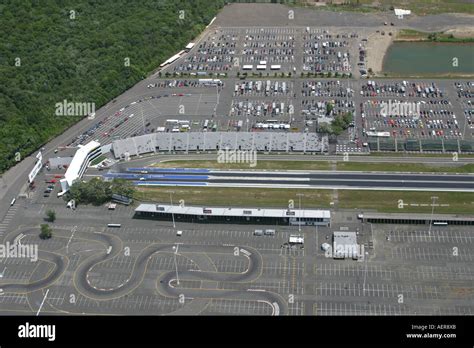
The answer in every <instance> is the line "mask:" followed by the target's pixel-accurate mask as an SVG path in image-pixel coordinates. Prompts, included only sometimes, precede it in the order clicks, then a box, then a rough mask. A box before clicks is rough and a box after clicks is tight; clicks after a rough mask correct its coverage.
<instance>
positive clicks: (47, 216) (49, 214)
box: [46, 209, 56, 222]
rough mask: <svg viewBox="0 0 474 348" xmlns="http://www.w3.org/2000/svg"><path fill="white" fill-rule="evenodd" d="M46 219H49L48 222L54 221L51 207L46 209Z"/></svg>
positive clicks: (54, 216)
mask: <svg viewBox="0 0 474 348" xmlns="http://www.w3.org/2000/svg"><path fill="white" fill-rule="evenodd" d="M46 219H47V220H48V221H49V222H54V221H56V212H55V211H54V210H52V209H48V210H47V211H46Z"/></svg>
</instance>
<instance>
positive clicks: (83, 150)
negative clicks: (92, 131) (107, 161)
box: [58, 140, 102, 196]
mask: <svg viewBox="0 0 474 348" xmlns="http://www.w3.org/2000/svg"><path fill="white" fill-rule="evenodd" d="M101 154H102V150H101V147H100V143H99V142H97V141H94V140H93V141H91V142H89V143H87V144H85V145H79V149H78V150H77V151H76V153H75V154H74V157H73V158H72V161H71V164H70V165H69V167H68V168H67V170H66V173H65V174H64V179H61V180H60V183H61V190H62V192H60V193H58V196H62V195H63V194H64V193H66V192H67V191H68V190H69V188H70V187H71V186H72V184H73V183H74V182H75V181H76V180H77V179H80V178H82V175H83V174H84V172H85V171H86V169H87V167H88V166H89V164H90V163H91V161H92V160H94V159H95V158H97V157H99V156H100V155H101Z"/></svg>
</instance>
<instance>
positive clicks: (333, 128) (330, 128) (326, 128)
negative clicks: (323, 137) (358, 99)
mask: <svg viewBox="0 0 474 348" xmlns="http://www.w3.org/2000/svg"><path fill="white" fill-rule="evenodd" d="M352 121H353V116H352V113H350V112H348V113H345V114H343V115H338V116H336V117H335V118H334V119H333V120H332V122H331V124H330V125H328V124H322V125H320V126H319V131H320V132H322V133H327V134H329V135H335V136H338V135H340V134H341V133H342V132H344V131H345V130H346V129H347V128H349V127H350V125H351V123H352Z"/></svg>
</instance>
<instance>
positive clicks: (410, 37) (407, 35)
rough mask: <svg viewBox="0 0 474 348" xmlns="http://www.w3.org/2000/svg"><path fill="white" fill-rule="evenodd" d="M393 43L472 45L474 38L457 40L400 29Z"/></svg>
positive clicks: (452, 37) (435, 34) (442, 35)
mask: <svg viewBox="0 0 474 348" xmlns="http://www.w3.org/2000/svg"><path fill="white" fill-rule="evenodd" d="M395 41H429V42H453V43H472V42H474V38H472V37H470V38H469V37H468V38H458V37H455V36H453V35H451V34H445V33H426V32H422V31H417V30H413V29H401V30H400V31H399V32H398V35H397V37H396V38H395Z"/></svg>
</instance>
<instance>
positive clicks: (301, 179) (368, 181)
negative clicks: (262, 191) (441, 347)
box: [104, 167, 474, 192]
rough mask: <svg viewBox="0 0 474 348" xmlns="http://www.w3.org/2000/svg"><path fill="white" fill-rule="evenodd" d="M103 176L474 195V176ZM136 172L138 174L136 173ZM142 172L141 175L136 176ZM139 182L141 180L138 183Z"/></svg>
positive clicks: (149, 171) (168, 171)
mask: <svg viewBox="0 0 474 348" xmlns="http://www.w3.org/2000/svg"><path fill="white" fill-rule="evenodd" d="M126 171H127V172H126V173H107V174H105V175H104V177H108V178H115V177H117V178H123V179H127V180H133V184H134V185H137V186H208V187H212V186H214V187H264V188H272V187H288V188H308V189H362V190H364V189H365V190H407V191H445V192H474V175H470V174H455V175H453V174H442V173H440V174H432V173H425V174H422V173H421V174H413V173H389V172H383V173H374V172H337V171H336V172H330V171H312V172H303V171H269V172H264V171H263V172H262V171H235V170H229V171H219V170H208V169H204V170H203V169H192V168H190V169H183V168H165V169H162V168H146V167H145V168H127V169H126ZM134 172H135V173H134ZM136 172H139V173H136ZM138 179H139V181H137V180H138Z"/></svg>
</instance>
